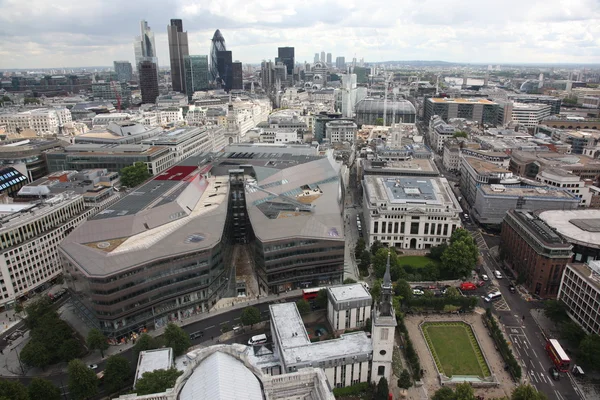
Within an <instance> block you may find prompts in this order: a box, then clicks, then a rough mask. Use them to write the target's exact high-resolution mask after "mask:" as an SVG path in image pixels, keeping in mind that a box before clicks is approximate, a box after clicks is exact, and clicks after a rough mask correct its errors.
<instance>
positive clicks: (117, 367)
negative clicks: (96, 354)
mask: <svg viewBox="0 0 600 400" xmlns="http://www.w3.org/2000/svg"><path fill="white" fill-rule="evenodd" d="M130 377H131V366H130V365H129V361H127V359H126V358H125V357H121V356H118V355H114V356H110V357H108V360H106V369H105V370H104V384H105V385H106V387H107V388H108V390H109V392H116V391H117V390H119V389H121V388H122V387H123V386H125V384H126V383H127V381H128V380H129V379H130Z"/></svg>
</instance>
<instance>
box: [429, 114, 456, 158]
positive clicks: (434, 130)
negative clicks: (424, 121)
mask: <svg viewBox="0 0 600 400" xmlns="http://www.w3.org/2000/svg"><path fill="white" fill-rule="evenodd" d="M455 133H456V128H455V127H454V126H452V125H450V124H447V123H445V122H444V120H443V119H442V118H441V117H439V116H437V115H434V116H433V118H431V120H430V121H429V143H430V144H431V148H432V149H433V151H435V152H436V153H438V154H441V153H442V152H443V150H444V143H445V142H446V140H448V139H451V138H452V137H453V136H454V134H455Z"/></svg>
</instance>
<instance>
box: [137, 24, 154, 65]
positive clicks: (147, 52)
mask: <svg viewBox="0 0 600 400" xmlns="http://www.w3.org/2000/svg"><path fill="white" fill-rule="evenodd" d="M140 33H141V34H140V36H137V37H136V38H135V41H134V42H133V49H134V52H135V66H136V69H137V71H138V74H139V73H140V63H141V62H142V61H151V62H153V63H154V64H156V65H157V73H158V58H157V53H156V44H155V43H154V32H152V29H150V26H149V25H148V22H146V21H144V20H142V21H141V22H140Z"/></svg>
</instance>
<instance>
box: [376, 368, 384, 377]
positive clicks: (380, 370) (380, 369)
mask: <svg viewBox="0 0 600 400" xmlns="http://www.w3.org/2000/svg"><path fill="white" fill-rule="evenodd" d="M377 375H379V376H383V375H385V366H383V365H380V366H379V367H377Z"/></svg>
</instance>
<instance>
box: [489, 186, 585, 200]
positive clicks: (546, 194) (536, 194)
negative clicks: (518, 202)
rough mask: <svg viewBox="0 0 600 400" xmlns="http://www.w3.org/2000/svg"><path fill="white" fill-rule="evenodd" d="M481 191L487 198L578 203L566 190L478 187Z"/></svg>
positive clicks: (545, 187)
mask: <svg viewBox="0 0 600 400" xmlns="http://www.w3.org/2000/svg"><path fill="white" fill-rule="evenodd" d="M478 190H481V191H482V192H483V193H485V194H486V195H488V196H506V197H528V198H540V199H541V198H554V199H564V200H572V201H577V202H579V199H578V198H577V197H575V195H574V194H572V193H571V192H569V191H567V190H561V189H555V188H552V187H550V186H543V187H538V186H513V185H508V186H505V185H480V186H478Z"/></svg>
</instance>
